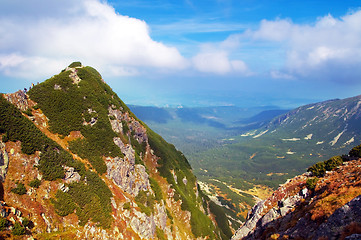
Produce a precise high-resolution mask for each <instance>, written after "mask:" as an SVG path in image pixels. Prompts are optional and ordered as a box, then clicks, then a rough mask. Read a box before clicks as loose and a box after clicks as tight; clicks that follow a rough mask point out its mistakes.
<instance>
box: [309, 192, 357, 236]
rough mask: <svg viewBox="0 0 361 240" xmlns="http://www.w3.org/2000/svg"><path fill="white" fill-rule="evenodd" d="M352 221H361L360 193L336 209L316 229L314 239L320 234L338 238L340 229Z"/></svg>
mask: <svg viewBox="0 0 361 240" xmlns="http://www.w3.org/2000/svg"><path fill="white" fill-rule="evenodd" d="M352 222H361V195H360V196H358V197H356V198H354V199H352V200H351V201H350V202H348V203H347V204H345V205H344V206H342V207H340V208H339V209H337V210H336V211H335V212H334V213H333V214H332V215H331V216H330V217H329V218H328V219H327V221H326V222H324V223H322V224H321V226H320V227H319V228H318V229H317V231H316V233H315V237H314V239H318V238H320V237H322V236H325V237H328V238H329V239H338V238H339V237H340V236H339V235H340V233H341V232H342V229H343V228H344V227H345V226H347V225H349V224H350V223H352Z"/></svg>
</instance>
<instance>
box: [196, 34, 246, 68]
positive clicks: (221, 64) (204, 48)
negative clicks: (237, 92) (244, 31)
mask: <svg viewBox="0 0 361 240" xmlns="http://www.w3.org/2000/svg"><path fill="white" fill-rule="evenodd" d="M239 38H240V36H239V35H236V34H235V35H231V36H229V37H228V38H227V39H226V40H224V41H222V42H219V43H207V44H203V45H201V49H200V52H199V53H198V54H197V55H195V56H194V57H193V58H192V63H193V67H194V68H195V69H196V70H198V71H200V72H204V73H213V74H221V75H224V74H231V73H236V74H241V75H250V74H251V73H250V71H249V69H248V67H247V64H246V63H245V62H244V61H242V60H240V59H237V58H233V57H232V52H233V51H237V49H239V47H240V39H239Z"/></svg>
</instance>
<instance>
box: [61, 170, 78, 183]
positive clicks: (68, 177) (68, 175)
mask: <svg viewBox="0 0 361 240" xmlns="http://www.w3.org/2000/svg"><path fill="white" fill-rule="evenodd" d="M64 170H65V182H66V183H72V182H79V181H80V179H81V176H80V175H79V173H78V172H75V171H74V168H73V167H67V166H64Z"/></svg>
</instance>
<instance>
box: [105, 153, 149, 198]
mask: <svg viewBox="0 0 361 240" xmlns="http://www.w3.org/2000/svg"><path fill="white" fill-rule="evenodd" d="M106 164H107V168H108V169H107V177H108V178H109V179H112V180H113V182H114V183H115V184H116V185H117V186H119V187H120V188H121V189H122V190H123V191H125V192H127V193H129V194H131V195H133V196H137V195H138V193H139V191H141V190H143V191H147V190H149V189H150V185H149V176H148V174H147V172H146V171H145V167H144V166H143V165H140V164H132V163H131V162H130V161H129V160H128V159H122V158H119V157H116V158H107V161H106Z"/></svg>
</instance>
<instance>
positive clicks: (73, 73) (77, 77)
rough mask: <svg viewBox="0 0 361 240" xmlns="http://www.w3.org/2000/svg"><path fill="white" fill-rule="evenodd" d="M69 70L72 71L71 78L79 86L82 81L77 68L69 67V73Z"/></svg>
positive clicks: (67, 69)
mask: <svg viewBox="0 0 361 240" xmlns="http://www.w3.org/2000/svg"><path fill="white" fill-rule="evenodd" d="M69 70H70V74H69V77H70V78H71V79H72V80H73V84H79V83H80V81H81V79H80V77H79V76H78V74H77V72H78V70H77V69H76V68H69V67H67V68H66V71H69Z"/></svg>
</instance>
